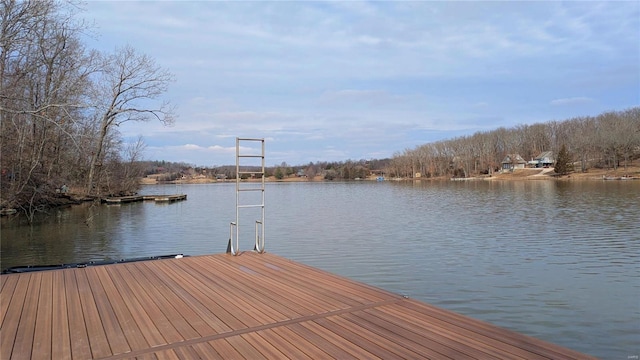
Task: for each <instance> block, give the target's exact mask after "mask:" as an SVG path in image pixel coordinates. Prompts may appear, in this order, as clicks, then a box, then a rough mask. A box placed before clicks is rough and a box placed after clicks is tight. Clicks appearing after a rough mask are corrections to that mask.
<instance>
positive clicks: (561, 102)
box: [550, 96, 593, 106]
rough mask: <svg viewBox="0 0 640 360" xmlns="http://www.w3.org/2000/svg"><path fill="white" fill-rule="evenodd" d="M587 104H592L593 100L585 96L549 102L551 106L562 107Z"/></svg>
mask: <svg viewBox="0 0 640 360" xmlns="http://www.w3.org/2000/svg"><path fill="white" fill-rule="evenodd" d="M589 102H593V99H591V98H588V97H585V96H578V97H570V98H562V99H555V100H551V102H550V104H551V105H553V106H562V105H576V104H584V103H589Z"/></svg>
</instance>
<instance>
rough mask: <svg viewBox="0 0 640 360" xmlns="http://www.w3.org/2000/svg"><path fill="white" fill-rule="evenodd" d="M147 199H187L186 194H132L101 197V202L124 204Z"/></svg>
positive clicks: (159, 200) (161, 200)
mask: <svg viewBox="0 0 640 360" xmlns="http://www.w3.org/2000/svg"><path fill="white" fill-rule="evenodd" d="M143 200H144V201H147V200H152V201H155V202H174V201H182V200H187V195H186V194H176V195H133V196H120V197H111V198H105V199H103V202H105V203H107V204H112V205H113V204H126V203H130V202H138V201H143Z"/></svg>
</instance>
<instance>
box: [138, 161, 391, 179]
mask: <svg viewBox="0 0 640 360" xmlns="http://www.w3.org/2000/svg"><path fill="white" fill-rule="evenodd" d="M389 164H391V159H382V160H377V159H376V160H357V161H356V160H347V161H334V162H326V161H319V162H315V163H314V162H310V163H308V164H305V165H295V166H294V165H289V164H287V163H286V162H283V163H281V164H279V165H274V166H267V167H265V176H266V177H275V178H276V179H284V178H287V177H294V176H295V177H304V178H306V179H314V178H316V177H318V176H320V178H321V179H324V180H355V179H364V178H366V177H368V176H371V174H372V172H373V173H380V174H382V173H383V172H384V169H386V168H388V167H389ZM137 165H138V166H139V167H140V168H142V169H144V170H143V174H144V175H145V176H155V177H156V178H157V180H158V181H159V182H163V181H168V182H169V181H175V180H180V179H194V178H198V177H201V178H207V179H212V180H213V179H216V180H234V179H235V177H236V167H235V165H224V166H215V167H202V166H195V165H190V164H186V163H184V162H168V161H140V162H137ZM243 170H244V171H259V168H257V167H250V166H249V167H243ZM243 176H244V179H247V178H249V175H243Z"/></svg>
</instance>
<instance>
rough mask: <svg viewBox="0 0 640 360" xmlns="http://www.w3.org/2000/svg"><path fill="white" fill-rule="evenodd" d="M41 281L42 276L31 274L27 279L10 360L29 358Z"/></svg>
mask: <svg viewBox="0 0 640 360" xmlns="http://www.w3.org/2000/svg"><path fill="white" fill-rule="evenodd" d="M41 279H42V274H33V275H32V276H31V278H30V279H29V284H28V286H27V292H26V295H25V299H24V307H23V309H22V314H21V316H20V323H19V324H18V329H17V331H16V334H15V343H14V345H13V352H12V353H11V358H12V359H30V358H31V354H32V349H33V336H34V331H35V325H36V323H35V321H36V319H37V318H36V314H37V311H38V297H39V293H40V281H41Z"/></svg>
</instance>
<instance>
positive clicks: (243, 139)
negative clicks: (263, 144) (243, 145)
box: [238, 138, 264, 141]
mask: <svg viewBox="0 0 640 360" xmlns="http://www.w3.org/2000/svg"><path fill="white" fill-rule="evenodd" d="M238 140H240V141H264V139H256V138H238Z"/></svg>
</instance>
